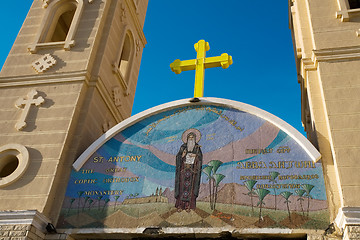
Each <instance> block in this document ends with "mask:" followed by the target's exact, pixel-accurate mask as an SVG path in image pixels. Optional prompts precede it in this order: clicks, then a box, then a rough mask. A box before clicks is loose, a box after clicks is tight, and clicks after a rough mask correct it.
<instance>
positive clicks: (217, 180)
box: [213, 173, 225, 209]
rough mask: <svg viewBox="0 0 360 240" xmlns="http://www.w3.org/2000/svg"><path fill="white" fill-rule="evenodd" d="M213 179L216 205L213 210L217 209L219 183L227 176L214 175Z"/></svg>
mask: <svg viewBox="0 0 360 240" xmlns="http://www.w3.org/2000/svg"><path fill="white" fill-rule="evenodd" d="M213 178H214V179H215V200H214V203H213V204H214V206H213V209H215V205H216V201H217V192H218V187H219V183H220V182H221V181H222V180H223V179H224V178H225V175H222V174H219V173H218V174H214V175H213Z"/></svg>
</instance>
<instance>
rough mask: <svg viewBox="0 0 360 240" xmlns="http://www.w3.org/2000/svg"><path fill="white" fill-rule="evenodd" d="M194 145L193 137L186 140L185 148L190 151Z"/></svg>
mask: <svg viewBox="0 0 360 240" xmlns="http://www.w3.org/2000/svg"><path fill="white" fill-rule="evenodd" d="M194 147H195V140H194V139H189V140H188V142H187V150H188V151H189V152H192V151H193V149H194Z"/></svg>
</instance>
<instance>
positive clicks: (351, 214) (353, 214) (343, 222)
mask: <svg viewBox="0 0 360 240" xmlns="http://www.w3.org/2000/svg"><path fill="white" fill-rule="evenodd" d="M335 224H336V226H337V227H338V228H339V229H340V230H341V231H342V232H344V231H345V228H346V227H347V226H349V225H358V226H360V207H343V208H340V209H339V212H338V214H337V216H336V218H335Z"/></svg>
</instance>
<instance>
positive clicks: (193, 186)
mask: <svg viewBox="0 0 360 240" xmlns="http://www.w3.org/2000/svg"><path fill="white" fill-rule="evenodd" d="M200 137H201V134H200V131H199V130H197V129H188V130H187V131H185V132H184V133H183V135H182V140H183V142H184V144H182V145H181V147H180V150H179V152H178V154H177V155H176V176H175V199H176V202H175V207H176V208H177V209H178V211H182V210H186V211H188V212H189V211H190V210H191V209H195V208H196V198H197V197H198V195H199V188H200V177H201V166H202V153H201V148H200V145H199V144H198V142H199V140H200Z"/></svg>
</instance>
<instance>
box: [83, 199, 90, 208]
mask: <svg viewBox="0 0 360 240" xmlns="http://www.w3.org/2000/svg"><path fill="white" fill-rule="evenodd" d="M89 198H90V197H85V202H84V205H83V207H82V211H84V208H85V206H86V203H87V201H88V200H89Z"/></svg>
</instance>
